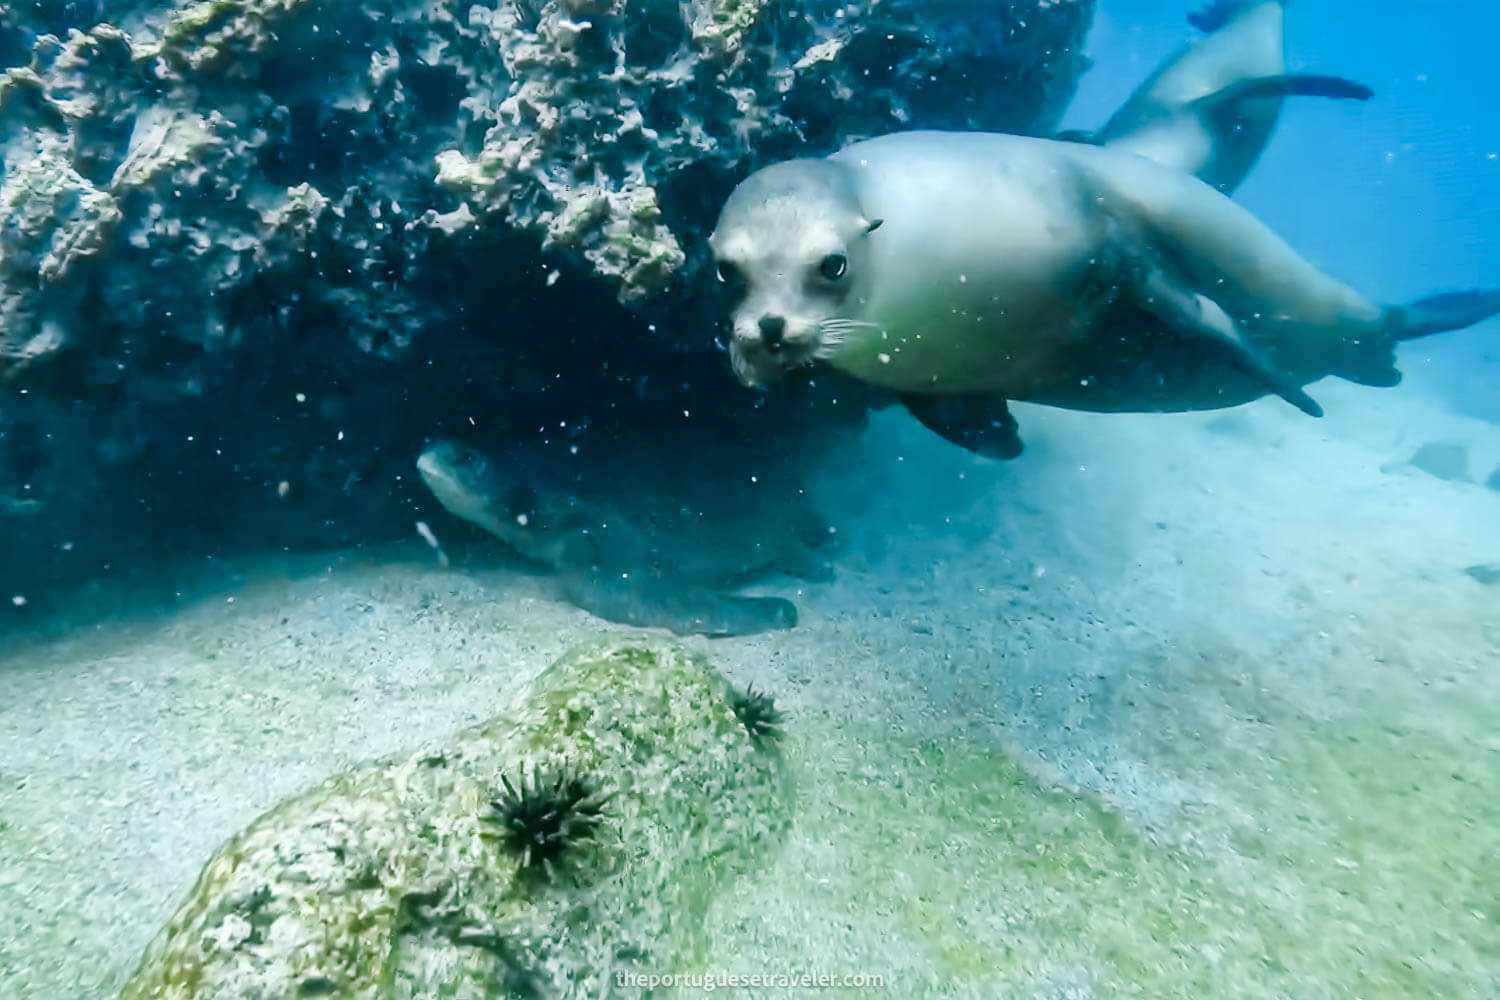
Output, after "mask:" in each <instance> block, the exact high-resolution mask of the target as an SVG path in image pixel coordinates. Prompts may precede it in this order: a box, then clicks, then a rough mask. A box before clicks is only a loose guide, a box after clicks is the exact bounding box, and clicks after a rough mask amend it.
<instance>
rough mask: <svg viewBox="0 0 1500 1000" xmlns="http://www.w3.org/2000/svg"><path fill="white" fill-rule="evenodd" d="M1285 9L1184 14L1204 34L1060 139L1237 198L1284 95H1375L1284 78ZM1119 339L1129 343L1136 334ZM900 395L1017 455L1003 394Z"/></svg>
mask: <svg viewBox="0 0 1500 1000" xmlns="http://www.w3.org/2000/svg"><path fill="white" fill-rule="evenodd" d="M1284 7H1285V0H1225V2H1219V3H1215V4H1211V5H1210V6H1209V7H1208V8H1207V9H1205V10H1203V11H1200V12H1197V13H1194V14H1190V15H1188V20H1189V22H1191V23H1192V24H1193V26H1194V27H1196V28H1198V29H1199V30H1200V31H1202V32H1204V33H1205V34H1204V37H1202V38H1199V39H1196V40H1194V41H1192V42H1190V43H1188V44H1186V45H1184V46H1182V47H1180V48H1179V49H1177V50H1176V51H1175V52H1173V53H1172V54H1171V55H1170V56H1168V57H1167V58H1166V59H1165V60H1164V61H1163V62H1162V64H1161V65H1160V66H1158V67H1157V69H1156V70H1155V71H1154V72H1153V73H1152V74H1151V75H1150V76H1149V77H1147V79H1146V80H1145V81H1144V82H1143V83H1142V84H1141V85H1140V86H1139V87H1137V88H1136V90H1135V91H1134V92H1133V93H1132V94H1131V95H1130V97H1129V98H1128V99H1127V100H1126V101H1125V103H1124V104H1123V105H1122V106H1121V107H1120V109H1119V110H1118V111H1116V112H1115V114H1114V115H1113V116H1111V118H1110V119H1109V121H1108V122H1107V123H1106V124H1105V125H1104V127H1103V128H1101V129H1099V130H1098V131H1096V132H1092V133H1088V132H1080V131H1070V132H1065V133H1060V134H1059V135H1058V136H1057V138H1060V139H1066V140H1068V141H1071V142H1087V143H1093V144H1095V145H1103V146H1109V147H1111V148H1114V149H1119V150H1122V151H1126V152H1132V153H1135V154H1137V155H1140V156H1145V157H1147V158H1148V159H1153V160H1155V161H1157V162H1158V163H1162V164H1164V165H1166V166H1172V167H1176V168H1177V169H1179V170H1182V171H1184V172H1185V173H1190V174H1193V175H1194V176H1196V177H1198V178H1200V179H1201V180H1203V181H1205V182H1207V183H1209V184H1212V185H1214V186H1215V187H1217V188H1218V189H1219V190H1221V191H1223V192H1225V193H1226V194H1230V193H1233V192H1234V191H1235V190H1236V189H1237V188H1238V187H1239V185H1240V184H1241V183H1242V182H1243V181H1244V179H1245V176H1246V175H1247V174H1248V173H1249V172H1250V169H1251V168H1252V167H1253V166H1254V165H1255V163H1256V162H1257V161H1258V160H1259V159H1260V156H1261V153H1262V152H1263V151H1264V150H1265V147H1266V145H1267V143H1268V142H1269V141H1270V138H1271V134H1272V132H1273V131H1274V130H1275V126H1276V122H1277V119H1278V117H1279V115H1280V112H1281V108H1282V105H1283V103H1284V101H1283V98H1284V97H1286V96H1292V95H1307V96H1321V97H1334V98H1345V99H1355V100H1368V99H1369V98H1370V97H1371V96H1373V93H1374V92H1373V91H1372V90H1371V89H1370V88H1369V87H1366V86H1364V85H1363V84H1359V83H1355V82H1353V81H1350V80H1346V79H1344V78H1342V77H1336V76H1312V75H1305V74H1298V75H1287V74H1286V51H1285V50H1286V44H1285V33H1284V24H1285V17H1284ZM1126 319H1128V317H1126V316H1122V317H1120V320H1119V321H1120V322H1123V321H1125V320H1126ZM1147 323H1148V330H1147V331H1146V334H1147V335H1148V336H1149V324H1150V320H1149V318H1148V319H1147ZM1117 332H1119V333H1120V335H1121V336H1122V337H1125V338H1127V339H1128V338H1132V337H1134V336H1136V335H1138V333H1139V331H1130V330H1121V331H1117ZM897 398H898V399H899V400H900V402H901V403H902V404H904V405H905V407H906V409H907V410H908V411H909V412H910V413H911V414H912V416H914V417H915V418H916V419H917V420H919V421H920V422H921V423H922V424H923V425H924V426H926V427H927V428H928V429H929V430H931V431H933V432H935V433H936V434H938V435H940V436H941V437H943V438H945V439H946V440H948V441H950V442H952V443H954V444H956V445H958V446H959V447H961V448H965V449H967V450H969V451H973V452H975V453H977V454H980V455H984V456H986V457H989V458H998V459H1010V458H1015V457H1016V456H1018V455H1019V454H1021V451H1022V444H1021V438H1020V431H1019V426H1018V424H1017V422H1016V420H1015V418H1014V417H1013V416H1012V415H1011V413H1010V409H1009V407H1008V406H1007V403H1006V400H1005V397H1004V396H1003V395H1000V394H997V393H974V394H969V395H945V396H937V395H924V394H920V393H904V394H900V395H899V396H898V397H897Z"/></svg>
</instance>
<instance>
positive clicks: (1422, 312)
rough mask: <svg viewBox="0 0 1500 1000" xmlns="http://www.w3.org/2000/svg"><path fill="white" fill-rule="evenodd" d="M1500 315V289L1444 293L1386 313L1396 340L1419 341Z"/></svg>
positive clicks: (1392, 336) (1388, 310)
mask: <svg viewBox="0 0 1500 1000" xmlns="http://www.w3.org/2000/svg"><path fill="white" fill-rule="evenodd" d="M1496 314H1500V288H1491V289H1488V290H1481V289H1478V288H1471V289H1469V290H1468V291H1463V292H1442V293H1440V294H1438V295H1429V296H1427V297H1426V298H1421V299H1417V300H1416V301H1414V302H1408V303H1407V304H1406V305H1404V306H1391V307H1390V308H1389V309H1387V310H1386V323H1387V328H1388V329H1389V330H1390V331H1391V338H1392V339H1393V340H1415V339H1416V338H1418V337H1426V336H1430V335H1431V334H1434V333H1446V332H1448V331H1449V330H1462V329H1463V328H1464V327H1466V326H1473V325H1474V324H1475V323H1478V322H1480V321H1481V320H1486V319H1489V318H1490V317H1491V316H1494V315H1496Z"/></svg>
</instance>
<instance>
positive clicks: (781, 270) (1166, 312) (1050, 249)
mask: <svg viewBox="0 0 1500 1000" xmlns="http://www.w3.org/2000/svg"><path fill="white" fill-rule="evenodd" d="M840 177H841V178H842V181H841V183H835V181H838V180H839V178H840ZM809 178H816V180H815V182H809V181H808V179H809ZM799 182H807V183H802V184H799ZM710 242H711V246H712V247H713V249H714V252H715V254H716V255H717V256H718V258H719V259H720V261H721V264H723V265H726V267H727V269H728V272H729V274H730V276H732V277H735V278H737V279H739V280H740V281H741V282H742V283H743V284H744V286H745V288H744V291H743V301H742V302H741V304H740V307H739V308H738V309H737V310H736V311H735V316H734V331H733V338H732V340H731V344H730V351H731V357H732V360H733V361H734V364H735V368H736V371H737V373H738V374H739V376H740V378H741V380H742V381H744V382H745V383H747V384H763V383H766V382H771V381H775V380H776V379H777V378H779V377H781V376H782V375H783V374H784V373H785V371H787V370H789V369H792V368H796V367H800V366H801V365H803V364H806V363H808V362H809V361H812V360H822V361H827V362H828V363H829V364H831V365H832V366H833V367H835V368H837V369H840V370H842V371H844V372H847V373H848V374H850V375H853V376H855V377H856V378H859V379H862V380H864V381H867V382H870V383H872V384H875V385H878V386H883V387H886V388H889V389H892V390H895V391H897V392H899V393H903V394H924V393H925V394H938V395H965V394H973V393H981V392H986V393H995V394H1000V395H1003V396H1004V397H1006V398H1009V399H1018V400H1027V401H1031V402H1038V403H1047V404H1051V405H1056V406H1064V407H1069V408H1074V409H1085V410H1100V411H1125V410H1132V411H1140V410H1145V411H1175V410H1199V409H1215V408H1220V407H1225V406H1233V405H1237V404H1239V403H1243V402H1247V401H1249V400H1251V399H1255V398H1257V397H1259V396H1262V395H1265V394H1266V393H1267V392H1275V393H1277V394H1279V395H1282V396H1284V397H1285V398H1287V399H1288V400H1289V401H1291V402H1293V403H1294V404H1295V405H1297V406H1299V407H1300V408H1302V409H1304V410H1306V411H1308V412H1310V413H1317V412H1319V411H1318V410H1317V407H1316V404H1315V403H1312V401H1311V400H1310V399H1307V398H1306V395H1305V394H1304V393H1302V392H1301V389H1300V387H1301V386H1303V385H1306V384H1307V383H1309V382H1312V381H1315V380H1316V379H1318V378H1321V377H1323V376H1325V375H1329V374H1338V375H1343V376H1345V377H1349V378H1353V379H1356V380H1358V381H1362V382H1367V383H1369V384H1380V385H1385V384H1393V383H1394V381H1395V380H1396V379H1397V378H1398V377H1399V376H1398V375H1397V373H1396V372H1395V369H1394V366H1393V357H1394V355H1393V345H1394V339H1393V336H1394V335H1395V334H1397V333H1399V331H1398V330H1397V329H1396V328H1395V324H1397V323H1398V321H1399V319H1400V317H1399V316H1395V315H1393V314H1391V313H1390V312H1389V311H1387V310H1385V309H1383V308H1381V307H1380V306H1377V305H1375V304H1373V303H1371V302H1369V301H1367V300H1366V299H1365V298H1364V297H1362V296H1361V295H1360V294H1359V293H1357V292H1356V291H1354V290H1353V289H1352V288H1350V287H1349V286H1348V285H1345V284H1343V283H1342V282H1340V281H1337V280H1336V279H1334V278H1332V277H1330V276H1329V275H1327V274H1325V273H1324V272H1322V271H1321V270H1319V269H1318V268H1316V267H1314V266H1313V265H1312V264H1311V263H1309V262H1308V261H1306V260H1305V259H1304V258H1302V257H1301V256H1300V255H1298V254H1297V253H1296V252H1295V251H1294V250H1293V249H1292V248H1291V247H1290V246H1288V245H1287V244H1286V242H1285V241H1283V240H1282V239H1281V238H1280V237H1278V236H1276V234H1275V233H1273V232H1272V231H1271V230H1270V229H1269V228H1268V227H1266V226H1265V225H1264V224H1263V223H1261V222H1260V221H1259V220H1258V219H1256V218H1255V217H1254V216H1253V215H1251V214H1250V213H1249V212H1248V211H1246V210H1245V209H1244V208H1242V207H1240V206H1239V205H1237V204H1236V203H1234V202H1233V201H1232V200H1230V199H1229V198H1228V197H1226V196H1225V195H1223V194H1222V193H1220V192H1219V191H1216V190H1215V189H1214V188H1212V187H1211V186H1209V185H1208V184H1206V183H1204V182H1202V181H1200V180H1198V179H1196V178H1194V177H1192V176H1189V175H1187V174H1185V173H1183V172H1181V171H1179V170H1174V169H1172V168H1170V167H1165V166H1162V165H1160V164H1157V163H1154V162H1152V161H1149V160H1147V159H1145V158H1143V157H1140V156H1137V155H1134V154H1131V153H1127V152H1121V151H1119V150H1114V149H1110V148H1103V147H1097V146H1091V145H1084V144H1077V143H1071V142H1060V141H1055V140H1048V139H1035V138H1026V137H1021V136H1010V135H1000V134H991V133H978V132H900V133H895V134H892V135H887V136H882V137H880V138H876V139H871V140H867V141H864V142H860V143H856V144H854V145H852V146H849V147H848V148H846V149H844V150H842V151H840V152H838V153H836V154H834V155H833V156H831V157H829V158H827V159H826V160H794V161H789V162H787V163H782V164H776V165H774V166H772V167H768V168H765V170H763V171H761V172H759V174H758V175H752V177H751V178H749V179H747V181H746V182H744V183H743V184H742V185H741V186H740V187H739V188H737V189H736V191H735V192H734V194H732V195H731V197H730V199H729V200H728V202H726V204H725V207H724V210H723V213H722V214H721V217H720V222H719V225H718V227H717V228H716V230H715V232H714V234H713V236H712V237H711V241H710ZM833 257H837V258H838V259H839V260H841V261H844V262H845V264H846V266H845V268H844V273H843V274H841V275H840V277H839V279H838V280H837V281H829V280H826V278H825V276H823V275H820V274H819V273H817V272H816V270H815V269H816V268H817V267H818V266H820V265H819V262H820V261H821V262H822V266H826V265H827V263H828V262H829V260H830V259H832V258H833ZM830 273H831V270H830ZM768 316H769V317H774V322H775V323H783V324H784V329H783V330H782V334H781V336H780V338H778V340H777V342H775V343H772V342H769V341H768V340H767V338H766V337H765V335H764V334H765V326H766V322H767V319H766V318H767V317H768ZM1472 321H1474V320H1473V318H1467V319H1466V320H1465V322H1472ZM1428 332H1430V331H1428Z"/></svg>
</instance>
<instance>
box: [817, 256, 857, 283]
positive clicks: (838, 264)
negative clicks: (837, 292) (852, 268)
mask: <svg viewBox="0 0 1500 1000" xmlns="http://www.w3.org/2000/svg"><path fill="white" fill-rule="evenodd" d="M847 270H849V258H848V257H845V256H844V255H843V254H841V253H831V254H829V255H828V256H827V257H824V258H823V260H822V262H821V263H819V264H818V273H819V274H821V275H822V276H823V277H824V278H826V279H828V280H829V281H838V280H839V279H840V278H842V277H843V276H844V272H845V271H847Z"/></svg>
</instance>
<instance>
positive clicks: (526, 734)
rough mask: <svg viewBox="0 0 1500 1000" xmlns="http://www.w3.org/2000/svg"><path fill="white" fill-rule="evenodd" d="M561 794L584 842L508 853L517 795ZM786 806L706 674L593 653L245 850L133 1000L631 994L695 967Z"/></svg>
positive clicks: (674, 655) (667, 648)
mask: <svg viewBox="0 0 1500 1000" xmlns="http://www.w3.org/2000/svg"><path fill="white" fill-rule="evenodd" d="M549 775H550V776H555V780H554V778H549V777H548V776H549ZM554 785H556V787H557V788H562V787H563V786H571V788H572V791H574V792H578V793H579V794H577V795H574V796H572V797H571V798H570V797H569V795H568V794H562V795H561V796H560V797H559V800H560V801H562V802H563V803H564V808H565V809H566V808H568V807H572V808H574V809H575V810H577V812H575V814H574V815H573V816H572V817H571V818H566V817H565V818H563V820H562V822H561V823H560V824H559V825H556V826H554V827H553V829H554V830H563V831H565V832H566V833H568V834H570V835H573V839H572V840H570V841H568V842H566V843H557V842H556V841H547V838H545V837H541V838H537V839H534V840H533V841H532V844H533V846H534V845H536V844H542V843H545V844H546V845H547V846H544V847H542V848H541V849H539V850H537V849H534V850H531V851H526V850H518V849H517V848H518V846H519V845H518V844H517V843H516V841H517V838H516V837H515V836H514V835H513V833H514V829H513V827H512V826H508V825H507V823H506V822H505V821H506V820H507V819H510V820H515V819H516V814H517V809H516V799H517V798H518V797H526V796H532V797H533V798H535V797H536V796H538V795H541V794H545V793H547V791H548V790H549V789H553V790H555V789H554ZM787 793H788V790H787V788H786V787H785V786H784V783H783V781H782V778H781V768H780V764H779V758H778V756H777V754H776V753H775V751H774V749H772V748H771V746H769V745H768V744H767V743H766V742H765V741H764V740H762V741H756V740H755V739H753V738H752V736H751V735H750V733H749V732H747V730H746V727H745V726H744V725H743V724H742V723H741V722H740V720H739V718H738V717H737V716H736V714H735V710H734V692H733V690H732V689H731V688H730V687H729V685H728V684H727V683H726V682H725V681H724V679H723V678H722V677H721V676H720V675H719V674H718V673H717V671H715V670H714V669H713V668H712V667H711V666H710V665H709V664H708V663H707V662H705V661H704V660H702V659H701V658H698V657H696V656H693V655H691V654H689V653H687V652H686V651H684V650H682V649H681V648H679V647H677V646H675V645H672V644H670V643H667V642H662V641H654V640H639V639H630V640H610V641H601V642H597V643H593V644H589V645H586V646H583V647H580V648H578V649H575V650H573V651H572V652H570V653H569V654H567V655H565V656H564V657H563V658H562V659H560V660H559V661H558V662H557V663H555V664H553V665H552V666H551V667H550V668H548V669H547V670H546V671H545V672H544V673H543V674H542V675H541V676H540V677H538V679H537V680H536V681H535V683H534V684H533V685H532V688H531V689H530V691H529V693H528V694H527V695H526V696H525V697H524V698H523V699H522V701H521V702H520V703H519V704H517V705H516V706H515V708H514V709H513V710H512V711H510V712H507V713H506V714H505V715H503V716H500V717H497V718H495V719H493V720H491V721H489V722H486V723H484V724H481V725H479V726H477V727H474V728H471V729H468V730H464V731H462V732H459V733H457V734H455V735H454V736H452V737H451V738H448V739H446V740H443V741H442V742H440V743H438V744H434V745H432V746H429V747H425V748H423V749H422V750H420V751H419V752H416V753H413V754H411V755H410V756H407V757H403V758H401V759H396V760H389V761H385V762H381V763H377V764H373V765H370V766H367V767H364V768H361V769H358V770H353V771H349V772H346V773H343V774H339V775H337V776H335V777H334V778H332V779H330V780H329V781H327V782H326V783H324V784H323V785H321V786H320V787H318V788H316V789H314V790H312V791H310V792H308V793H306V794H304V795H301V796H299V797H297V798H294V799H292V800H290V801H288V802H285V803H283V804H282V805H281V806H278V807H277V808H275V809H273V810H271V811H270V812H268V813H266V814H265V815H263V816H262V817H261V818H259V819H258V820H256V821H255V822H254V823H252V824H251V825H250V827H249V828H248V829H247V830H245V831H244V832H243V833H240V834H238V835H237V836H235V837H233V838H232V839H231V840H230V841H229V842H228V843H226V844H225V845H224V846H223V847H222V848H221V849H220V850H219V852H218V854H217V855H216V856H215V857H214V858H213V860H212V861H210V862H209V863H208V865H207V866H206V867H205V868H204V870H203V872H202V874H201V875H200V876H199V878H198V883H197V885H196V886H195V887H194V888H193V891H192V893H191V895H190V896H189V898H188V899H187V901H186V902H185V903H184V904H183V905H182V907H181V908H180V909H179V910H178V912H177V914H176V915H175V916H173V918H172V919H171V921H170V922H169V923H168V925H167V926H166V928H165V929H164V930H163V931H162V933H161V934H160V935H159V936H158V937H157V939H156V940H155V941H154V942H153V943H152V944H151V946H150V947H149V948H148V949H147V952H146V954H145V956H144V958H143V959H142V961H141V964H140V966H139V968H138V969H137V971H136V973H135V975H134V976H133V977H132V979H131V981H130V983H129V984H128V985H127V986H126V988H125V990H124V992H123V994H122V1000H145V998H148V997H150V998H188V997H214V998H225V1000H227V998H232V997H296V996H323V995H336V996H341V997H427V996H453V997H475V998H485V997H495V998H498V997H514V996H542V997H603V996H614V995H629V993H628V991H625V992H624V993H622V992H621V991H620V990H619V989H618V988H617V986H616V973H617V972H623V971H630V970H633V969H639V968H641V967H642V966H643V965H644V966H649V967H650V968H652V969H660V968H663V967H666V966H670V965H673V964H675V963H682V962H684V961H692V960H696V959H698V958H699V957H700V956H699V955H698V952H700V951H701V950H702V948H703V944H704V943H703V942H702V941H701V940H698V939H697V937H696V935H699V934H701V926H702V923H703V916H704V913H705V911H706V907H707V905H708V903H709V901H710V900H711V899H712V898H713V896H714V894H715V892H716V891H717V890H718V889H719V888H720V887H722V886H723V885H724V884H725V882H726V881H727V880H728V879H730V878H732V877H733V876H734V875H735V874H736V873H738V872H740V871H742V870H743V869H744V868H745V867H746V866H747V865H748V864H750V863H751V862H753V861H754V860H755V859H756V857H757V856H758V855H759V854H761V853H762V852H766V851H768V850H770V849H772V848H773V847H774V846H775V844H776V843H777V842H778V841H779V839H780V834H781V831H782V830H783V828H784V826H785V823H786V819H785V817H786V816H787V815H788V803H787V802H786V797H787ZM584 799H586V800H587V801H586V802H585V801H583V800H584ZM497 800H498V802H499V806H498V807H497V805H496V803H497ZM532 805H533V806H534V805H535V802H533V803H532ZM523 811H524V810H523ZM546 813H547V810H546V809H541V810H537V809H535V808H532V809H531V811H530V813H529V815H530V817H531V819H532V820H533V821H536V820H537V818H538V817H539V816H540V817H543V820H542V822H543V825H545V815H546ZM590 817H593V818H595V819H597V822H591V821H590ZM523 839H524V838H523ZM544 855H545V856H546V863H545V864H543V863H541V862H542V856H544Z"/></svg>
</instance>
